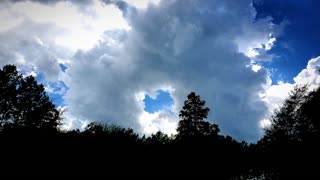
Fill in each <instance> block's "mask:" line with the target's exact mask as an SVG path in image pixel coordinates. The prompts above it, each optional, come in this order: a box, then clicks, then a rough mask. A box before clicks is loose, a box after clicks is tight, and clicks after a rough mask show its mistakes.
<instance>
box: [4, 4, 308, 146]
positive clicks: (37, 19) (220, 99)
mask: <svg viewBox="0 0 320 180" xmlns="http://www.w3.org/2000/svg"><path fill="white" fill-rule="evenodd" d="M0 8H4V9H6V10H5V11H1V12H0V14H1V15H4V16H0V22H1V24H5V25H6V27H0V42H1V43H0V65H4V64H7V63H14V64H18V65H19V66H20V67H21V68H22V69H24V70H25V71H26V72H28V73H37V72H43V73H44V74H45V78H46V80H48V81H53V82H54V83H52V84H50V83H48V84H46V88H47V90H48V91H51V93H53V94H59V95H63V94H65V95H64V98H65V104H67V106H68V107H67V109H68V113H67V115H66V116H67V117H68V118H66V119H67V121H66V123H65V127H66V128H71V127H83V126H84V125H85V124H86V123H87V122H89V121H105V122H109V123H114V124H117V125H122V126H124V127H131V128H134V129H135V130H136V131H137V132H140V133H154V132H156V131H158V130H161V131H163V132H165V133H168V134H172V133H175V128H176V125H177V122H178V112H179V110H180V109H181V106H182V104H183V101H184V100H185V98H186V97H187V94H189V93H190V91H195V92H196V93H198V94H199V95H201V97H202V98H203V99H204V100H206V101H207V106H209V107H210V108H211V111H210V114H209V120H210V122H213V123H217V124H219V126H220V129H221V130H222V133H224V134H229V135H232V136H233V137H235V138H237V139H239V140H242V139H246V140H249V141H254V140H257V139H258V138H259V136H260V135H261V133H262V132H261V128H260V123H259V122H260V120H262V119H264V118H266V115H267V114H268V113H269V112H268V109H267V108H266V107H269V104H268V102H267V101H266V100H265V99H266V98H265V97H261V94H263V93H264V92H265V89H266V86H269V87H270V86H271V84H270V85H268V76H269V75H268V72H267V70H266V69H264V68H263V67H261V66H259V65H257V64H252V63H253V62H254V61H260V60H259V59H261V60H269V59H268V58H269V57H263V55H266V54H267V52H268V51H269V50H270V49H271V48H272V46H273V44H274V42H275V41H276V38H277V36H278V35H279V34H280V32H281V29H282V28H283V27H284V25H282V24H280V25H274V24H272V23H271V18H265V19H260V20H256V19H255V14H256V13H255V9H254V8H253V7H252V5H251V1H250V0H245V1H239V2H238V1H231V0H226V1H219V0H212V1H211V0H210V1H209V0H208V1H196V0H163V1H159V0H143V1H139V3H138V1H133V0H132V1H131V0H125V1H121V0H102V1H98V0H96V1H87V0H83V1H67V2H66V1H63V0H61V1H60V0H46V1H40V0H32V1H27V0H13V1H9V0H7V1H5V2H4V3H0ZM80 10H81V11H80ZM2 17H4V18H2ZM252 52H253V53H256V55H255V56H250V53H252ZM61 63H62V64H64V65H65V66H66V67H67V68H66V69H65V70H64V71H65V72H64V71H61V69H60V67H59V64H61ZM307 69H308V68H307ZM308 73H309V74H310V72H309V71H308ZM308 73H304V76H306V77H307V76H308V77H309V75H308ZM301 76H302V75H301ZM60 82H63V83H65V84H66V85H67V87H68V88H69V90H68V91H67V90H66V89H67V88H66V87H65V86H64V85H63V86H62V84H60ZM284 84H285V83H284ZM60 85H61V86H60ZM280 86H281V87H283V86H282V84H281V83H280V84H279V87H280ZM60 87H62V88H60ZM159 89H162V90H164V91H168V92H170V95H171V97H172V98H173V99H174V101H175V103H174V105H173V106H170V107H165V108H164V109H162V110H159V111H157V112H155V113H148V112H145V111H144V101H143V99H144V97H145V95H149V96H153V95H154V94H156V92H157V91H158V90H159ZM269 92H273V90H269ZM267 94H272V93H267ZM265 96H266V95H265ZM274 99H276V98H274ZM277 101H280V100H279V99H278V100H277ZM270 102H271V100H270ZM264 124H267V123H266V122H265V121H264Z"/></svg>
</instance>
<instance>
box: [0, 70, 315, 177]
mask: <svg viewBox="0 0 320 180" xmlns="http://www.w3.org/2000/svg"><path fill="white" fill-rule="evenodd" d="M307 89H308V87H307V86H299V87H296V88H295V89H294V91H292V92H291V94H290V96H289V97H288V98H287V99H286V101H285V102H284V104H283V106H282V107H281V108H280V109H278V110H277V111H276V112H275V113H274V115H273V116H272V119H271V120H272V126H271V127H270V128H268V129H266V130H265V136H264V137H263V138H262V139H261V140H260V141H258V142H257V143H256V144H248V143H247V142H244V141H243V142H238V141H236V140H235V139H233V138H232V137H231V136H222V135H220V134H219V128H218V125H216V124H211V123H209V122H208V121H206V119H207V116H208V112H209V110H210V109H209V108H207V107H205V101H204V100H202V99H201V97H200V96H199V95H196V94H195V93H194V92H191V93H190V94H189V95H188V97H187V99H186V101H185V103H184V106H183V108H182V110H181V111H180V114H179V117H180V122H179V124H178V128H177V132H178V134H177V135H175V136H170V137H169V136H168V135H166V134H163V133H162V132H157V133H156V134H152V135H150V136H148V137H146V136H142V137H140V136H139V135H138V134H136V133H135V132H134V131H133V130H132V129H130V128H122V127H119V126H115V125H109V124H102V123H97V122H92V123H90V124H88V125H87V127H86V128H85V129H84V130H79V129H76V130H70V131H63V130H59V129H58V125H59V123H60V120H61V118H60V112H59V111H58V110H56V109H55V106H54V105H53V104H52V102H51V101H50V99H49V98H48V96H47V95H46V93H45V91H44V87H43V85H41V84H40V85H39V84H37V82H36V81H35V79H34V78H33V77H31V76H28V77H23V76H22V75H21V74H19V73H18V72H17V69H16V67H15V66H13V65H7V66H4V68H3V69H1V70H0V125H1V126H0V127H1V129H0V160H1V167H0V175H1V176H2V175H11V176H12V175H43V174H44V175H80V176H83V175H88V176H93V175H105V176H111V175H113V176H123V175H124V176H133V175H151V176H153V177H155V176H163V175H170V176H172V175H179V176H204V175H206V176H214V177H217V179H288V176H293V177H294V178H297V177H299V178H300V177H301V178H302V179H304V178H305V177H307V176H319V173H318V172H319V171H318V166H317V165H316V164H317V163H318V162H319V160H320V158H319V152H320V148H319V147H318V146H319V142H320V141H319V140H320V115H319V112H318V111H319V107H320V88H318V89H316V90H314V91H312V92H308V91H307ZM106 108H107V107H106Z"/></svg>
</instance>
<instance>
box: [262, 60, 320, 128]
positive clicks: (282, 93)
mask: <svg viewBox="0 0 320 180" xmlns="http://www.w3.org/2000/svg"><path fill="white" fill-rule="evenodd" d="M319 70H320V56H319V57H316V58H312V59H310V60H309V61H308V64H307V66H306V68H305V69H303V70H302V71H301V72H300V73H299V74H298V75H297V76H296V77H294V78H293V81H294V82H293V83H288V82H283V81H279V82H277V83H276V84H274V85H272V82H271V80H270V79H269V81H268V84H267V86H266V87H265V89H266V91H265V92H264V93H263V94H261V97H262V99H263V100H264V101H265V102H266V104H267V106H268V109H269V114H268V115H267V116H266V117H270V115H271V114H272V113H273V112H274V110H276V109H278V108H279V107H281V105H282V103H283V101H284V100H285V98H287V97H288V95H289V92H290V91H292V90H293V88H294V86H295V85H305V84H307V85H309V91H311V90H314V89H315V88H317V87H319V85H320V71H319ZM268 121H269V120H268V119H264V120H263V121H261V126H262V127H264V128H265V127H267V126H269V125H270V121H269V122H268Z"/></svg>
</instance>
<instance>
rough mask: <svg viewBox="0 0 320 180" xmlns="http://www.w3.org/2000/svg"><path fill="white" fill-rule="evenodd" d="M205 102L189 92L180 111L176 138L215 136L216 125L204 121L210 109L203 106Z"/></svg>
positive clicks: (217, 129) (216, 131) (217, 130)
mask: <svg viewBox="0 0 320 180" xmlns="http://www.w3.org/2000/svg"><path fill="white" fill-rule="evenodd" d="M205 103H206V102H205V101H204V100H201V98H200V96H199V95H196V93H194V92H191V93H190V94H189V95H188V98H187V100H186V101H185V102H184V106H183V107H182V110H181V111H180V114H179V117H180V121H179V124H178V128H177V131H178V134H177V138H178V139H179V138H183V137H188V136H208V135H217V134H218V132H219V128H218V126H217V125H216V124H210V123H209V122H207V121H205V119H206V118H207V116H208V112H209V111H210V109H209V108H208V107H204V106H205Z"/></svg>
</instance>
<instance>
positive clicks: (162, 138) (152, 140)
mask: <svg viewBox="0 0 320 180" xmlns="http://www.w3.org/2000/svg"><path fill="white" fill-rule="evenodd" d="M169 142H170V138H169V137H168V135H166V134H164V133H162V132H161V131H158V132H157V133H156V134H152V135H151V136H150V137H148V138H147V139H146V143H147V144H149V145H164V144H168V143H169Z"/></svg>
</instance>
